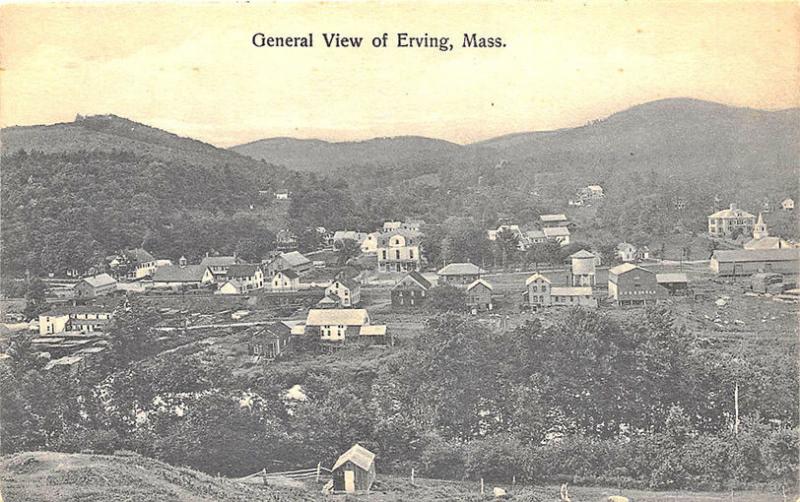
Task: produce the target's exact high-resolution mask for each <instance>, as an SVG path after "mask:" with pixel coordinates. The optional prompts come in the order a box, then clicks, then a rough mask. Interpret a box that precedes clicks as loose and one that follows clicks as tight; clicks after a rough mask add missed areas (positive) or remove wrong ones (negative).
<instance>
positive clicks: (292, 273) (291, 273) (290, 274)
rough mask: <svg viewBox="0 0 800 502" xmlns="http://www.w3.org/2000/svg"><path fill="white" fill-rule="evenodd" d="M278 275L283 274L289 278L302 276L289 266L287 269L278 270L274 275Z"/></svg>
mask: <svg viewBox="0 0 800 502" xmlns="http://www.w3.org/2000/svg"><path fill="white" fill-rule="evenodd" d="M278 276H283V277H286V278H287V279H297V278H298V277H300V276H299V275H298V274H297V272H295V271H294V270H292V269H290V268H287V269H286V270H281V271H280V272H277V273H276V274H275V276H274V277H278Z"/></svg>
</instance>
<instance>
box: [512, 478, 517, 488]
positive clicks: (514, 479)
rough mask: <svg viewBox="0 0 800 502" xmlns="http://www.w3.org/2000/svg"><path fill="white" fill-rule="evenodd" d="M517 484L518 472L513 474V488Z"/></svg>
mask: <svg viewBox="0 0 800 502" xmlns="http://www.w3.org/2000/svg"><path fill="white" fill-rule="evenodd" d="M515 486H517V475H516V474H514V475H513V476H511V489H512V490H513V489H514V487H515Z"/></svg>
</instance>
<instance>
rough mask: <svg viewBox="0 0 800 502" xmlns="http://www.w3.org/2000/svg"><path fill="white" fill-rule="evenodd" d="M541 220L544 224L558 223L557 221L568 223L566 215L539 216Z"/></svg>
mask: <svg viewBox="0 0 800 502" xmlns="http://www.w3.org/2000/svg"><path fill="white" fill-rule="evenodd" d="M539 219H540V220H542V221H544V222H556V221H567V215H566V214H543V215H541V216H539Z"/></svg>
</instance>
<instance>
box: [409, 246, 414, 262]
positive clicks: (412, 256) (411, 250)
mask: <svg viewBox="0 0 800 502" xmlns="http://www.w3.org/2000/svg"><path fill="white" fill-rule="evenodd" d="M408 257H409V258H411V259H412V260H413V259H414V250H413V249H409V250H408Z"/></svg>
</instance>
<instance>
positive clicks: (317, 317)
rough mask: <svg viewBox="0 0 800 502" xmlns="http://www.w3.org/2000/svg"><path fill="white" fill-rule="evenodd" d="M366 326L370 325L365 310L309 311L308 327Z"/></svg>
mask: <svg viewBox="0 0 800 502" xmlns="http://www.w3.org/2000/svg"><path fill="white" fill-rule="evenodd" d="M333 324H336V325H342V326H364V325H366V324H369V314H367V311H366V310H365V309H311V310H309V311H308V317H307V318H306V326H327V325H333Z"/></svg>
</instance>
